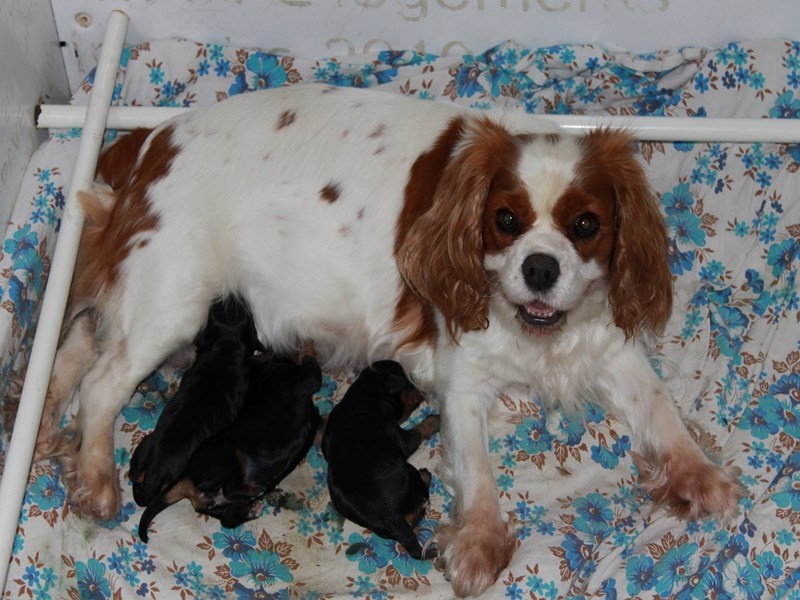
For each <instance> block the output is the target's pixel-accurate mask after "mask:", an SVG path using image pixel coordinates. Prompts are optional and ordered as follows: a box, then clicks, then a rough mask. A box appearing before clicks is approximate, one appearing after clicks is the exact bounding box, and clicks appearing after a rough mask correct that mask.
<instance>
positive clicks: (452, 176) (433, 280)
mask: <svg viewBox="0 0 800 600" xmlns="http://www.w3.org/2000/svg"><path fill="white" fill-rule="evenodd" d="M459 135H460V137H459V139H458V141H457V142H456V143H455V144H454V145H453V149H452V153H451V154H450V156H449V157H448V160H447V162H446V164H445V166H444V168H443V170H442V171H441V174H440V177H439V179H438V185H437V186H436V190H435V192H434V195H433V201H432V202H431V204H430V208H429V209H428V210H427V211H426V212H425V213H424V214H422V215H421V216H420V217H419V218H417V219H416V220H415V221H414V223H413V224H412V225H411V227H410V229H409V231H408V234H407V235H406V236H405V239H404V240H403V241H402V243H401V245H400V246H399V247H398V248H397V249H396V251H395V255H396V257H397V264H398V267H399V269H400V272H401V274H402V276H403V278H404V279H405V281H406V283H407V284H408V286H409V287H410V288H411V289H412V290H413V291H414V293H415V294H417V296H419V297H420V298H422V299H423V300H425V301H427V302H429V303H430V304H432V305H434V306H435V307H436V308H437V309H438V310H439V311H440V312H441V313H442V315H443V316H444V319H445V324H446V327H447V333H448V336H449V337H450V339H451V340H453V341H456V340H457V338H458V336H459V334H460V332H462V331H474V330H478V329H485V328H486V327H488V325H489V317H488V313H489V296H490V292H491V290H490V285H489V280H488V279H487V276H486V272H485V271H484V268H483V258H484V244H483V214H484V208H485V206H486V200H487V197H488V194H489V188H490V186H491V183H492V179H493V177H494V175H495V174H496V173H497V171H498V170H499V169H500V167H501V166H502V165H503V164H505V163H506V162H508V160H509V157H510V156H514V155H515V151H516V148H517V145H516V141H515V139H514V137H513V136H512V135H511V134H510V133H509V132H508V131H506V130H505V129H504V128H503V127H501V126H500V125H498V124H497V123H494V122H493V121H491V120H489V119H488V118H475V119H469V120H467V121H466V122H465V123H464V124H463V127H462V128H461V130H460V131H459ZM423 156H424V155H423ZM421 158H423V157H421ZM418 162H419V161H418ZM415 167H416V165H415ZM413 175H414V174H413V173H412V177H413Z"/></svg>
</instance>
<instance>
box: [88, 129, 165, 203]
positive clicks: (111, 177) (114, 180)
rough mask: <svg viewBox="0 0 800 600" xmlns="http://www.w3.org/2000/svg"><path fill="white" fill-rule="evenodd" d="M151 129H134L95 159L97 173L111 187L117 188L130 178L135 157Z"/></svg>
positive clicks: (137, 156) (134, 164) (137, 155)
mask: <svg viewBox="0 0 800 600" xmlns="http://www.w3.org/2000/svg"><path fill="white" fill-rule="evenodd" d="M152 131H153V130H152V129H144V128H139V129H134V130H133V131H131V132H130V133H129V134H127V135H124V136H122V137H120V138H119V139H117V140H116V141H115V142H114V143H113V144H111V145H110V146H109V147H108V148H107V149H106V150H104V151H103V153H102V154H101V155H100V159H99V160H98V161H97V175H98V176H99V177H100V179H102V180H103V181H105V182H106V183H107V184H108V185H110V186H111V187H112V188H113V189H115V190H116V189H119V188H120V187H122V186H123V185H125V184H126V183H128V180H129V179H130V178H131V173H133V168H134V167H135V166H136V159H137V158H139V151H140V150H141V148H142V145H143V144H144V142H145V140H146V139H147V136H148V135H150V133H151V132H152Z"/></svg>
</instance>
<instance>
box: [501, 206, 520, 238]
mask: <svg viewBox="0 0 800 600" xmlns="http://www.w3.org/2000/svg"><path fill="white" fill-rule="evenodd" d="M497 228H498V229H499V230H500V231H502V232H503V233H508V234H512V235H513V234H515V233H517V230H518V229H519V222H518V221H517V215H515V214H514V213H513V212H511V211H510V210H508V209H506V208H503V209H501V210H498V211H497Z"/></svg>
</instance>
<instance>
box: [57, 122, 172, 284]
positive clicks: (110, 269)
mask: <svg viewBox="0 0 800 600" xmlns="http://www.w3.org/2000/svg"><path fill="white" fill-rule="evenodd" d="M173 133H174V131H173V128H172V126H167V127H164V128H163V129H162V130H161V131H159V132H158V133H156V134H155V135H154V136H153V137H152V138H151V139H150V145H149V146H148V147H147V150H146V151H145V152H144V155H143V156H142V157H141V160H140V161H139V162H138V164H137V165H136V167H135V168H133V169H132V170H131V172H130V175H129V176H128V177H127V178H126V181H124V183H123V184H122V185H121V186H120V187H119V189H115V190H114V191H113V197H112V198H108V197H106V195H105V194H103V193H102V191H97V190H95V191H94V192H92V193H89V192H82V193H81V194H80V195H79V198H80V201H81V204H82V206H83V209H84V213H85V214H86V215H87V220H86V225H85V227H84V231H83V238H82V240H81V245H80V251H79V254H78V262H77V265H76V271H75V281H74V284H73V291H72V295H73V300H74V299H78V298H94V297H96V296H97V294H99V293H100V292H101V291H103V290H105V289H107V288H109V287H111V285H112V284H113V283H114V281H115V280H116V278H117V277H118V275H119V267H120V265H121V264H122V262H123V261H124V260H125V259H126V258H127V257H128V255H129V254H130V252H131V250H133V249H134V248H135V247H137V246H138V247H139V248H141V247H143V246H142V242H143V240H141V239H136V238H138V237H139V236H140V235H141V234H142V233H144V232H147V231H151V230H154V229H156V228H157V227H158V216H157V215H156V214H154V213H153V212H151V210H150V200H149V198H148V191H149V189H150V186H151V185H152V184H153V183H155V182H156V181H158V180H159V179H162V178H164V177H166V175H167V174H168V173H169V171H170V167H171V166H172V161H173V160H174V158H175V156H177V154H178V152H179V149H178V147H177V146H176V145H175V144H174V143H173V140H172V136H173ZM141 145H142V144H139V145H138V146H137V147H136V148H135V149H134V144H132V143H131V144H129V145H126V147H127V149H128V150H135V151H136V152H137V153H138V152H139V150H140V147H141ZM112 148H113V147H112ZM121 150H122V148H120V149H119V151H115V152H114V157H113V160H115V161H120V162H119V163H118V164H122V165H133V164H136V161H137V158H136V157H133V156H129V157H127V158H126V157H124V155H123V153H122V152H121ZM110 151H111V149H109V152H110ZM105 160H108V159H105ZM101 162H102V161H101ZM108 164H110V163H108Z"/></svg>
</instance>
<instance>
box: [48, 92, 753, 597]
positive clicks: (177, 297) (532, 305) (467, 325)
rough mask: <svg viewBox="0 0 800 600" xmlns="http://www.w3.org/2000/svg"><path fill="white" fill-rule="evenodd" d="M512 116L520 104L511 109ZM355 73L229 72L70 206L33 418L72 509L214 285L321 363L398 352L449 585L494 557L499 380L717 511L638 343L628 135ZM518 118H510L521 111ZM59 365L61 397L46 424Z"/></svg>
mask: <svg viewBox="0 0 800 600" xmlns="http://www.w3.org/2000/svg"><path fill="white" fill-rule="evenodd" d="M526 118H527V119H528V121H527V123H528V125H530V126H531V127H532V126H533V125H534V124H537V125H538V122H537V121H535V117H526ZM510 122H511V117H510V116H505V117H502V116H501V117H499V118H497V117H496V116H492V115H486V114H481V113H476V112H471V111H467V110H465V109H463V108H459V107H456V106H453V105H450V104H447V103H435V102H419V101H417V100H411V99H408V98H404V97H401V96H395V95H391V94H386V93H383V92H376V91H370V90H353V89H344V88H335V87H330V86H318V85H306V86H298V87H294V88H284V89H278V90H270V91H264V92H257V93H250V94H244V95H241V96H236V97H234V98H231V99H228V100H226V101H224V102H221V103H219V104H218V105H215V106H212V107H209V108H205V109H201V110H197V111H194V112H191V113H187V114H184V115H181V116H179V117H177V118H175V119H172V120H170V121H168V122H167V123H165V124H163V125H161V126H159V127H158V128H156V129H155V130H153V131H144V130H138V131H135V132H133V133H132V134H130V135H128V136H125V137H123V138H122V139H120V140H119V141H118V142H117V143H116V144H114V145H113V146H111V147H110V148H109V149H108V150H107V151H106V152H105V153H104V155H103V158H102V161H101V164H100V166H99V172H100V176H101V177H102V179H103V180H104V181H105V183H104V184H97V185H96V186H95V187H94V188H93V189H92V190H87V191H86V192H85V193H84V194H82V203H83V206H84V210H85V212H86V213H87V225H86V229H85V232H84V237H83V240H82V246H81V251H80V255H79V263H78V265H77V272H76V276H75V280H74V283H73V289H72V295H71V304H70V309H69V310H70V312H69V314H68V321H67V325H66V326H65V332H64V336H63V341H62V346H61V349H60V351H59V355H58V356H57V360H56V364H55V367H54V374H53V378H52V381H51V386H50V392H49V396H48V401H47V405H46V410H45V413H44V415H43V421H42V425H41V429H40V440H39V448H40V455H46V454H60V455H62V456H63V458H62V462H63V464H64V472H65V478H66V481H67V483H68V485H69V488H70V497H71V499H72V501H73V502H74V503H75V505H76V506H77V507H78V508H79V509H82V510H83V511H84V512H86V513H90V514H92V515H95V516H97V517H101V518H108V517H111V516H112V515H113V514H115V512H116V511H117V509H118V508H119V496H120V491H119V479H118V476H117V474H116V472H115V464H114V455H113V448H112V430H113V422H114V419H115V417H116V416H117V414H118V412H119V411H120V409H121V407H122V406H123V405H124V404H125V403H126V402H127V401H128V399H129V398H130V396H131V394H132V393H133V391H134V389H135V388H136V386H137V384H138V383H139V382H140V381H141V380H142V379H143V378H144V377H145V376H146V375H148V373H150V372H151V371H152V370H153V369H154V368H155V367H157V366H158V365H159V363H161V362H162V361H163V360H164V359H165V358H167V357H168V356H170V354H171V353H173V352H174V351H176V349H179V348H181V347H182V346H185V345H187V344H189V343H191V341H192V338H193V337H194V335H195V334H196V333H197V331H198V330H199V329H200V328H201V326H202V325H203V323H204V322H205V318H206V313H207V311H208V307H209V306H210V305H211V304H212V302H214V300H216V299H218V298H220V297H224V296H226V295H228V294H239V295H240V296H241V297H242V298H244V299H245V300H246V302H247V303H248V304H249V306H250V307H251V310H252V312H253V316H254V319H255V323H256V327H257V329H258V332H259V336H260V338H261V340H262V341H263V342H264V344H266V345H269V346H271V347H273V348H274V349H275V350H276V351H278V352H292V351H297V350H299V349H302V348H304V347H306V346H307V345H308V344H313V346H314V348H315V349H316V352H317V355H318V357H319V358H320V359H321V360H322V361H323V363H324V365H325V367H326V368H327V369H340V368H351V367H362V366H365V365H367V364H368V363H370V362H373V361H375V360H381V359H387V358H392V359H395V360H397V361H399V362H400V363H401V364H402V365H403V367H404V368H405V370H406V372H407V373H408V374H409V376H410V377H411V378H412V379H413V381H414V382H415V383H416V384H417V385H419V386H421V387H422V388H423V389H428V390H433V391H434V392H435V394H436V396H437V397H438V399H439V402H440V409H441V413H442V441H443V446H444V460H443V464H442V466H441V473H442V475H443V478H444V480H445V482H446V483H447V484H448V485H449V486H450V488H451V489H452V492H453V493H454V495H455V503H454V507H455V514H454V515H453V524H452V525H451V526H450V527H448V528H447V529H446V530H445V531H443V532H442V535H441V541H442V542H444V544H440V546H441V545H444V549H443V557H444V559H445V560H446V565H447V573H448V576H449V578H450V580H451V582H452V585H453V588H454V590H455V592H456V593H457V594H459V595H469V594H478V593H480V592H481V591H482V590H484V589H485V588H486V587H487V586H489V585H490V584H491V583H492V582H493V581H494V580H495V579H496V577H497V575H498V573H499V571H500V570H501V569H502V568H503V567H504V566H505V565H506V564H507V563H508V561H509V559H510V556H511V554H512V552H513V549H514V547H515V545H516V541H515V534H514V527H513V525H512V524H510V523H508V522H506V521H505V520H504V519H503V516H502V514H501V510H500V504H499V501H498V494H497V491H496V488H495V479H494V470H493V466H492V464H491V463H490V461H489V456H488V453H487V416H488V412H489V409H490V407H491V406H492V405H493V404H495V403H496V402H497V398H498V395H500V394H502V393H503V391H504V390H506V389H507V388H509V387H510V386H514V387H515V388H518V387H519V386H520V385H522V386H526V387H527V388H529V389H530V390H531V392H532V393H533V394H537V395H539V396H540V397H541V398H542V399H543V400H544V401H545V402H560V403H561V404H562V405H563V406H565V407H567V408H572V409H576V408H577V409H578V410H580V408H581V405H582V403H584V402H585V401H587V400H592V401H597V402H600V403H602V404H603V405H605V406H606V407H608V408H609V409H610V410H611V411H612V412H613V413H614V414H616V415H617V416H618V417H620V418H622V419H624V420H626V421H627V422H628V424H629V425H630V428H631V430H632V433H633V449H634V451H635V453H636V454H637V456H638V457H639V460H640V464H641V466H642V467H643V468H642V469H641V473H642V479H643V484H644V486H645V489H647V490H649V491H650V492H651V493H652V497H653V499H654V500H655V501H656V502H659V503H663V504H664V505H666V506H668V507H669V508H670V509H671V510H672V511H673V512H674V513H675V514H677V515H679V516H682V517H687V518H694V517H698V516H701V515H707V514H708V515H714V516H718V517H728V516H731V515H732V514H734V513H735V512H736V510H737V506H738V500H739V497H740V496H741V495H742V494H743V488H742V486H741V484H740V483H739V482H738V480H737V478H736V473H733V472H732V471H731V470H729V469H725V468H723V467H721V466H719V465H717V464H715V463H714V462H712V461H711V460H709V459H708V458H707V457H706V456H705V455H704V453H703V452H702V451H701V449H700V448H699V447H698V446H697V445H696V444H695V442H694V441H693V439H692V437H691V435H690V434H689V433H688V431H687V429H686V427H685V426H684V424H683V422H682V420H681V417H680V415H679V413H678V410H677V408H676V406H675V404H674V403H673V399H672V398H671V396H670V393H669V392H668V390H667V389H666V388H665V386H664V385H663V384H662V382H661V380H660V379H659V377H658V376H657V374H656V373H655V372H654V371H653V369H652V368H651V365H650V362H649V360H648V354H647V351H646V348H645V346H644V343H643V339H644V338H646V337H647V334H648V333H649V332H652V331H655V332H658V331H659V330H660V329H661V328H662V326H663V325H664V324H665V322H666V320H667V318H668V316H669V313H670V308H671V302H672V288H671V277H670V273H669V270H668V268H667V262H666V253H667V242H666V233H665V228H664V224H663V222H662V218H661V216H660V214H659V211H658V207H657V203H656V202H655V200H654V197H653V195H652V193H651V191H650V189H649V187H648V184H647V181H646V179H645V174H644V172H643V169H642V167H641V166H640V164H639V163H638V162H637V160H636V158H635V154H634V149H633V148H632V142H631V138H630V136H629V135H626V134H625V133H618V132H612V131H607V130H602V131H597V132H594V133H590V134H588V135H585V136H582V137H572V136H567V135H563V136H562V135H553V134H547V135H535V134H531V133H529V132H526V131H525V123H526V121H525V119H515V124H514V125H515V126H514V127H513V128H512V127H511V126H510V125H509V123H510ZM520 123H521V124H522V126H520ZM78 384H80V391H79V396H80V403H79V406H80V408H79V412H78V414H77V416H76V418H75V420H74V423H73V424H71V425H70V426H68V427H67V429H66V430H63V431H59V430H58V424H59V422H60V420H61V416H62V414H63V409H64V407H65V405H66V404H67V403H68V400H69V398H70V397H71V396H72V394H73V391H74V390H75V388H76V387H77V386H78Z"/></svg>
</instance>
